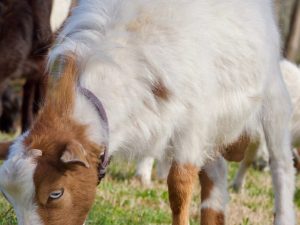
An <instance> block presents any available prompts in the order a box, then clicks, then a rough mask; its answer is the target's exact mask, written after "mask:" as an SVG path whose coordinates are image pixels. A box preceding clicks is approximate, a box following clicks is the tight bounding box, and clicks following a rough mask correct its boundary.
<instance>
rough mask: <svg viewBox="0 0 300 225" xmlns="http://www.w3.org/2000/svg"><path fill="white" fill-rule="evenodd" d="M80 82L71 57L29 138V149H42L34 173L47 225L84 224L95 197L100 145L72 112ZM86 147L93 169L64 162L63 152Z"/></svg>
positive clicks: (40, 208) (42, 214)
mask: <svg viewBox="0 0 300 225" xmlns="http://www.w3.org/2000/svg"><path fill="white" fill-rule="evenodd" d="M76 82H77V69H76V63H75V61H74V60H72V59H71V58H68V59H67V61H66V64H65V71H64V73H63V74H62V75H61V78H60V79H59V80H57V81H56V84H55V85H54V86H55V88H54V89H53V91H52V93H51V95H49V96H48V97H47V100H46V102H45V106H44V108H43V109H42V111H41V112H40V115H39V116H38V118H37V121H36V122H35V124H34V126H33V128H32V131H31V133H30V135H29V136H28V137H27V138H26V140H25V146H26V149H27V150H30V149H40V150H41V151H42V152H43V154H42V156H41V157H39V158H38V159H37V168H36V172H35V174H34V183H35V187H36V204H37V205H38V212H39V214H40V216H41V218H42V220H43V222H44V224H45V225H82V224H83V222H84V220H85V217H86V215H87V213H88V211H89V209H90V208H91V206H92V203H93V200H94V198H95V193H96V186H97V182H98V177H97V166H98V158H99V155H100V153H101V151H102V148H101V147H100V146H97V145H96V144H94V143H92V142H90V141H89V140H88V138H87V136H86V127H85V126H83V125H81V124H79V123H77V122H76V121H74V120H73V119H72V117H71V113H72V110H73V105H74V98H75V88H76ZM75 141H76V143H79V144H80V146H82V147H83V149H84V150H85V152H86V153H87V155H86V159H85V160H86V162H87V163H88V164H89V165H90V167H89V168H87V167H86V166H84V165H83V164H81V163H78V162H71V163H68V162H63V161H62V160H61V157H62V155H63V154H64V152H65V151H67V150H68V149H69V146H70V147H72V148H73V147H74V142H75ZM61 188H63V189H64V195H63V196H62V198H61V199H59V200H51V199H49V194H50V193H51V192H52V191H55V190H60V189H61Z"/></svg>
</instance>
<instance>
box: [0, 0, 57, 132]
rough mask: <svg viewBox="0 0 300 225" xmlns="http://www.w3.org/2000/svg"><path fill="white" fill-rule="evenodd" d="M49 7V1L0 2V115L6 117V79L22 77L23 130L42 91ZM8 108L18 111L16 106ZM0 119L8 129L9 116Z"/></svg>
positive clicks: (33, 113) (48, 41)
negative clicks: (4, 108) (23, 80)
mask: <svg viewBox="0 0 300 225" xmlns="http://www.w3.org/2000/svg"><path fill="white" fill-rule="evenodd" d="M51 9H52V0H1V1H0V115H3V116H5V117H7V116H9V114H7V113H4V114H3V107H4V106H5V104H3V100H4V101H9V99H10V98H3V97H5V96H3V94H4V91H5V89H6V87H7V83H8V81H9V80H10V79H13V78H20V77H23V78H25V79H26V83H25V85H24V87H23V101H22V130H23V131H24V130H26V129H27V128H28V127H29V126H30V125H31V123H32V121H33V118H34V115H35V114H36V113H37V111H38V109H39V107H40V105H41V104H42V102H43V99H44V96H45V92H46V84H47V76H46V74H45V56H46V54H47V51H48V48H49V47H50V45H51V43H52V39H53V34H52V31H51V27H50V15H51ZM12 104H15V103H12ZM6 105H7V104H6ZM8 108H11V109H12V110H18V109H16V107H8ZM11 114H12V115H13V114H14V113H11ZM1 121H2V122H1ZM0 122H1V125H0V128H2V129H4V131H7V130H10V128H9V124H4V125H3V123H9V119H7V118H6V119H5V118H2V119H0ZM3 127H5V128H3Z"/></svg>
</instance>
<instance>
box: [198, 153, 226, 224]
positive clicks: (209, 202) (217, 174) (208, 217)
mask: <svg viewBox="0 0 300 225" xmlns="http://www.w3.org/2000/svg"><path fill="white" fill-rule="evenodd" d="M199 178H200V184H201V203H202V204H201V224H202V225H224V224H225V207H226V203H227V201H228V193H227V180H226V179H227V165H226V162H225V160H224V159H223V157H219V158H218V159H216V160H214V161H212V162H209V163H208V164H206V165H205V166H204V168H203V170H201V172H200V174H199Z"/></svg>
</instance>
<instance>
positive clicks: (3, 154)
mask: <svg viewBox="0 0 300 225" xmlns="http://www.w3.org/2000/svg"><path fill="white" fill-rule="evenodd" d="M11 144H12V142H11V141H8V142H2V143H0V160H4V159H6V158H7V156H8V152H9V147H10V146H11Z"/></svg>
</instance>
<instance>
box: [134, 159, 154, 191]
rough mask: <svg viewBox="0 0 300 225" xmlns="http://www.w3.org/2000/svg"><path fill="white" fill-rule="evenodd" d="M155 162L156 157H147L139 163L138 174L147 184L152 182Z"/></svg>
mask: <svg viewBox="0 0 300 225" xmlns="http://www.w3.org/2000/svg"><path fill="white" fill-rule="evenodd" d="M153 163H154V159H153V158H152V157H145V158H143V159H142V160H141V161H140V162H139V163H138V165H137V169H136V176H137V177H139V179H140V180H141V182H142V183H143V184H144V185H146V186H149V185H150V184H151V172H152V167H153Z"/></svg>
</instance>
